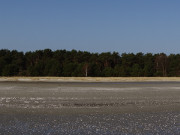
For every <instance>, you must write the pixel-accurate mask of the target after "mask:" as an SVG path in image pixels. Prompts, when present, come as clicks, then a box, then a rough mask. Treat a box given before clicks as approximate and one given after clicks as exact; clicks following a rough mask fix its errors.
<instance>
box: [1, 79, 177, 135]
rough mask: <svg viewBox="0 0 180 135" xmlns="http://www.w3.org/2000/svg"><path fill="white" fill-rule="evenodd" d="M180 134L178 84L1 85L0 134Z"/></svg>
mask: <svg viewBox="0 0 180 135" xmlns="http://www.w3.org/2000/svg"><path fill="white" fill-rule="evenodd" d="M7 134H8V135H14V134H15V135H16V134H17V135H21V134H23V135H24V134H25V135H26V134H27V135H29V134H32V135H34V134H52V135H57V134H63V135H66V134H67V135H69V134H72V135H78V134H79V135H82V134H90V135H96V134H97V135H98V134H99V135H120V134H122V135H132V134H144V135H148V134H149V135H152V134H162V135H166V134H167V135H169V134H172V135H176V134H177V135H178V134H180V84H179V83H177V82H168V83H164V82H159V83H158V82H150V83H148V82H146V83H143V82H141V83H140V82H139V83H40V82H38V83H23V82H19V83H15V82H0V135H7Z"/></svg>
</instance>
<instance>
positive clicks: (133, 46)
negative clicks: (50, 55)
mask: <svg viewBox="0 0 180 135" xmlns="http://www.w3.org/2000/svg"><path fill="white" fill-rule="evenodd" d="M179 7H180V1H179V0H0V49H9V50H14V49H15V50H18V51H24V52H26V51H35V50H39V49H46V48H49V49H52V50H57V49H66V50H72V49H75V50H81V51H89V52H98V53H101V52H114V51H116V52H119V53H137V52H143V53H148V52H149V53H161V52H164V53H166V54H170V53H175V54H176V53H180V8H179Z"/></svg>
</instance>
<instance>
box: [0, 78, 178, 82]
mask: <svg viewBox="0 0 180 135" xmlns="http://www.w3.org/2000/svg"><path fill="white" fill-rule="evenodd" d="M3 81H21V82H37V81H40V82H144V81H148V82H149V81H165V82H169V81H171V82H174V81H177V82H180V77H0V82H3Z"/></svg>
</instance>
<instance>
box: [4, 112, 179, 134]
mask: <svg viewBox="0 0 180 135" xmlns="http://www.w3.org/2000/svg"><path fill="white" fill-rule="evenodd" d="M7 119H8V121H7ZM179 120H180V114H179V113H173V112H171V113H170V112H166V113H139V114H136V113H135V114H134V113H125V114H113V115H112V114H108V115H107V114H101V115H100V114H88V115H87V114H86V115H76V116H59V115H58V116H57V115H47V116H44V115H40V116H36V115H35V116H28V117H24V118H22V116H10V117H8V118H6V116H1V124H0V132H1V134H7V133H8V134H12V135H13V134H18V135H20V134H32V135H33V134H63V135H66V134H74V135H76V134H77V135H78V134H79V135H82V134H89V135H94V134H99V135H119V134H124V135H125V134H146V135H148V134H149V135H150V134H162V135H170V134H171V135H173V134H177V135H178V134H180V123H179ZM2 121H4V122H3V123H2Z"/></svg>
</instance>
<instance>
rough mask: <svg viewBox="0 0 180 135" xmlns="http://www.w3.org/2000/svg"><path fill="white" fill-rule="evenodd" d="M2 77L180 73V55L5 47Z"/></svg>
mask: <svg viewBox="0 0 180 135" xmlns="http://www.w3.org/2000/svg"><path fill="white" fill-rule="evenodd" d="M0 76H64V77H71V76H75V77H76V76H78V77H83V76H91V77H156V76H180V54H170V55H166V54H164V53H158V54H152V53H147V54H143V53H141V52H140V53H137V54H134V53H122V54H119V53H117V52H113V53H111V52H103V53H90V52H87V51H77V50H72V51H67V50H56V51H52V50H50V49H44V50H36V51H33V52H32V51H29V52H25V53H24V52H19V51H17V50H12V51H10V50H7V49H1V50H0Z"/></svg>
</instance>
